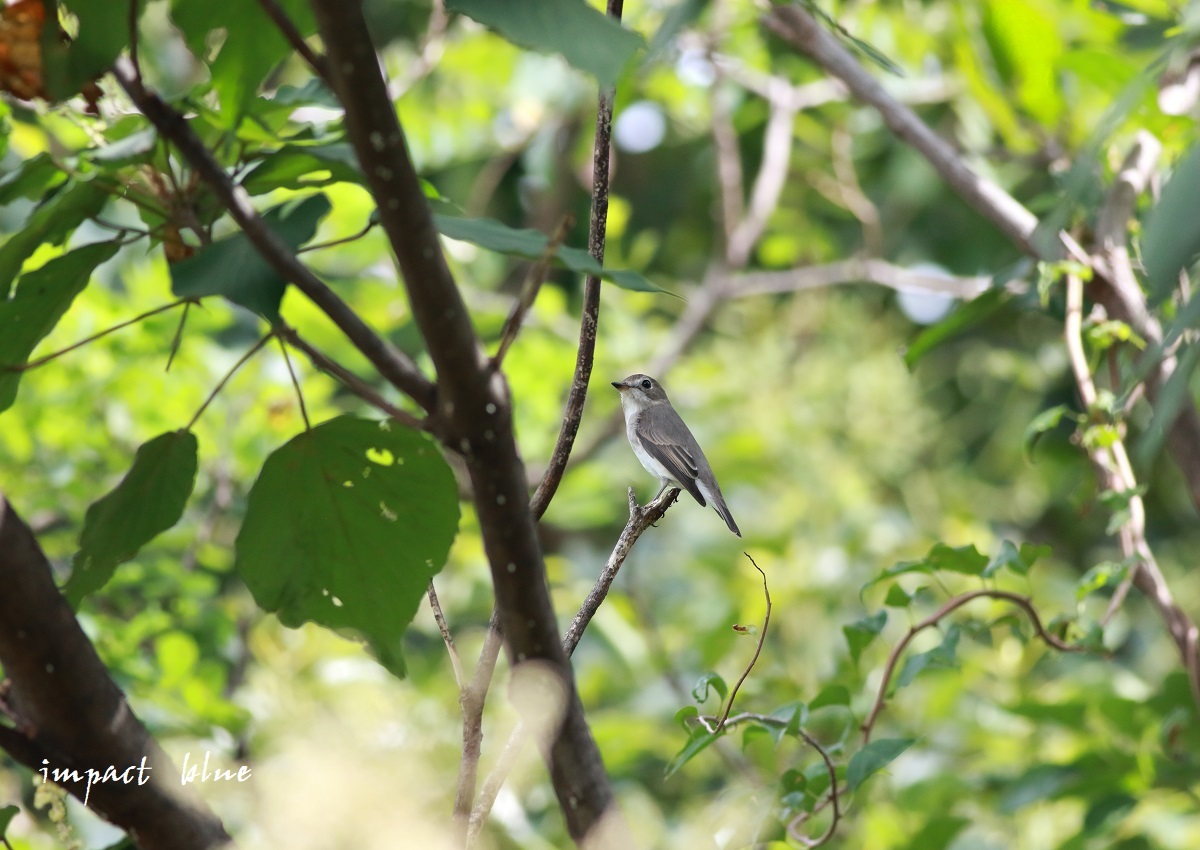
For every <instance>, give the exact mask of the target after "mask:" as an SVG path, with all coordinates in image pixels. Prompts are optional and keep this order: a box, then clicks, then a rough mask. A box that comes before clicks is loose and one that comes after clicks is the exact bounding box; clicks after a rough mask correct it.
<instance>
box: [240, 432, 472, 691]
mask: <svg viewBox="0 0 1200 850" xmlns="http://www.w3.org/2000/svg"><path fill="white" fill-rule="evenodd" d="M457 531H458V488H457V486H456V485H455V483H454V475H453V474H452V473H451V472H450V467H449V466H447V465H446V461H445V460H444V459H443V458H442V456H441V454H440V453H439V452H438V450H437V447H436V446H435V445H434V443H433V442H432V441H431V440H430V439H429V438H428V437H426V436H425V435H424V434H421V433H418V432H416V431H412V430H409V429H407V428H401V427H399V426H397V425H393V424H388V423H382V422H376V421H373V420H369V419H359V418H356V417H353V416H339V417H338V418H336V419H331V420H329V421H328V422H324V423H322V424H321V425H318V426H317V427H315V428H313V429H312V430H311V431H306V432H304V433H303V434H300V435H298V436H296V437H294V438H292V439H291V440H290V441H289V442H288V443H286V444H285V445H284V446H282V447H281V448H279V449H278V450H276V451H275V452H274V453H272V455H271V456H270V457H268V458H267V461H266V463H265V464H263V468H262V472H261V473H260V474H259V476H258V480H257V481H255V482H254V486H253V487H252V488H251V489H250V496H249V499H248V503H247V506H246V519H245V521H244V522H243V523H242V530H241V532H240V533H239V534H238V538H237V544H236V549H237V559H236V562H235V565H234V568H235V569H236V570H237V572H238V574H239V575H240V576H241V577H242V580H243V581H245V582H246V586H247V587H249V588H250V592H251V593H253V594H254V598H255V600H256V601H257V602H258V604H259V606H260V607H262V608H263V609H264V610H266V611H273V612H275V613H277V614H278V615H279V619H280V621H281V622H282V623H283V624H284V625H286V626H292V627H296V626H299V625H300V624H301V623H303V622H305V621H307V620H311V621H313V622H315V623H319V624H320V625H323V626H326V627H328V628H331V629H352V630H354V631H356V632H358V633H360V634H361V635H363V636H364V637H365V638H366V639H367V640H368V641H369V643H370V645H371V648H372V651H373V652H374V653H375V655H376V657H377V658H379V660H380V662H381V663H382V664H383V665H384V666H385V667H387V668H388V669H389V670H390V671H392V672H393V673H395V674H396V675H398V676H402V675H403V674H404V660H403V658H402V657H401V654H400V640H401V638H402V636H403V635H404V630H405V628H406V627H407V626H408V623H409V622H410V621H411V620H412V618H413V615H414V614H415V613H416V611H417V606H418V604H419V603H420V601H421V599H422V598H423V597H424V595H425V589H426V588H427V587H428V586H429V580H430V579H431V578H433V576H434V575H435V574H436V573H437V572H438V570H440V569H441V568H442V566H443V565H444V564H445V563H446V556H447V554H448V553H449V551H450V544H451V543H453V542H454V537H455V534H456V533H457Z"/></svg>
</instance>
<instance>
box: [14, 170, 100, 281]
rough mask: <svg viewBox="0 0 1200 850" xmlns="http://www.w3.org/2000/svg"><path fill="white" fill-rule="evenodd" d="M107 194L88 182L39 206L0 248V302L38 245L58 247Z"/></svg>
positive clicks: (70, 186)
mask: <svg viewBox="0 0 1200 850" xmlns="http://www.w3.org/2000/svg"><path fill="white" fill-rule="evenodd" d="M107 200H108V195H106V194H105V193H104V192H103V191H101V190H100V189H98V188H97V187H96V186H95V185H94V184H92V183H81V182H75V183H68V184H67V185H66V186H65V187H64V188H62V189H60V190H59V191H58V192H56V193H55V194H54V196H53V197H52V198H50V200H48V201H46V202H45V203H44V204H42V205H41V206H39V207H38V208H37V209H36V210H34V211H33V214H32V215H31V216H30V217H29V221H28V223H26V225H25V226H24V227H22V228H21V229H20V230H18V231H17V232H16V233H14V234H13V235H12V236H10V237H9V238H8V241H7V242H5V243H4V245H3V246H0V299H3V298H7V297H8V293H9V291H10V290H11V289H12V282H13V280H14V279H15V278H16V276H17V274H18V273H19V272H20V271H21V266H22V265H23V264H24V263H25V261H26V260H27V259H29V257H30V255H32V254H33V252H34V251H36V250H37V249H38V248H39V247H41V246H42V245H59V244H62V243H63V242H64V241H66V238H67V237H68V236H70V235H71V233H72V232H73V231H74V230H75V228H76V227H78V226H79V225H80V224H81V223H83V222H84V221H86V220H87V219H89V218H91V217H92V216H94V215H96V214H97V213H99V212H100V210H101V208H103V207H104V202H105V201H107Z"/></svg>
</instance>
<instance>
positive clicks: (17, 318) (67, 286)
mask: <svg viewBox="0 0 1200 850" xmlns="http://www.w3.org/2000/svg"><path fill="white" fill-rule="evenodd" d="M5 247H7V246H5ZM116 253H117V246H116V245H115V244H113V243H108V242H103V243H95V244H92V245H85V246H84V247H82V248H77V249H75V250H74V251H72V252H71V253H69V254H64V255H63V256H61V257H55V258H54V259H53V260H50V261H49V262H47V263H46V264H45V265H44V266H42V267H41V268H39V269H35V270H34V271H31V272H28V273H27V274H25V275H22V277H21V280H20V282H19V283H18V284H17V291H16V294H15V295H14V296H13V297H12V298H11V299H9V300H8V301H4V300H0V411H5V410H7V409H8V408H9V407H11V406H12V403H13V401H14V400H15V399H16V397H17V386H18V385H19V384H20V382H21V374H22V373H21V372H13V371H9V370H8V369H5V368H4V367H5V366H22V365H24V364H25V363H26V362H27V361H28V360H29V355H30V353H31V352H32V351H33V349H34V348H36V347H37V344H38V343H39V342H41V341H42V339H43V338H44V337H45V336H46V335H47V334H48V333H50V331H52V330H54V326H55V325H56V324H58V320H59V319H61V318H62V316H63V314H64V313H66V312H67V308H69V307H70V306H71V302H72V301H74V300H75V296H76V295H78V294H79V293H80V292H82V291H83V288H84V287H85V286H87V283H88V280H89V279H90V278H91V276H92V272H93V271H95V269H96V266H98V265H100V264H101V263H103V262H104V261H105V260H108V259H110V258H111V257H112V256H113V255H114V254H116Z"/></svg>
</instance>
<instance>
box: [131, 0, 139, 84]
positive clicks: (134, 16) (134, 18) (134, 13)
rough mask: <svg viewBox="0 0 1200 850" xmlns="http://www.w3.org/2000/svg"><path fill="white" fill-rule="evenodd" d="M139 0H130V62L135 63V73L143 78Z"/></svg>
mask: <svg viewBox="0 0 1200 850" xmlns="http://www.w3.org/2000/svg"><path fill="white" fill-rule="evenodd" d="M139 5H140V4H139V2H138V0H129V63H130V64H131V65H133V73H135V74H137V78H138V79H139V80H140V79H141V78H142V66H141V63H139V62H138V6H139Z"/></svg>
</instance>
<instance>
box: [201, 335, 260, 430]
mask: <svg viewBox="0 0 1200 850" xmlns="http://www.w3.org/2000/svg"><path fill="white" fill-rule="evenodd" d="M273 336H275V332H274V331H270V332H269V333H268V334H267V335H266V336H264V337H263V338H262V339H260V340H259V341H258V342H256V343H254V345H253V346H251V347H250V350H249V351H247V352H246V353H245V354H243V355H242V356H241V357H239V358H238V361H237V362H236V363H234V364H233V368H231V369H230V370H229V371H228V372H226V373H225V377H223V378H222V379H221V380H220V382H219V383H218V384H217V385H216V386H215V387H213V391H212V392H211V393H209V394H208V398H206V399H204V404H202V405H200V409H199V410H197V411H196V414H195V415H194V416H193V417H192V418H191V419H190V420H189V421H188V424H187V427H186V428H185V429H184V430H187V431H190V430H191V429H192V426H193V425H195V424H196V420H198V419H199V418H200V415H201V414H202V413H204V410H205V408H207V407H208V406H209V405H210V404H212V400H213V399H214V398H216V397H217V394H218V393H220V392H221V390H223V389H224V388H225V385H226V384H227V383H229V380H230V379H231V378H232V377H233V376H234V375H236V374H237V372H238V370H239V369H241V368H242V366H244V365H245V364H246V361H247V360H249V359H250V358H251V357H253V356H254V355H255V354H257V353H258V351H259V349H260V348H262V347H263V346H264V345H266V344H267V343H268V342H269V341H270V340H271V337H273Z"/></svg>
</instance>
